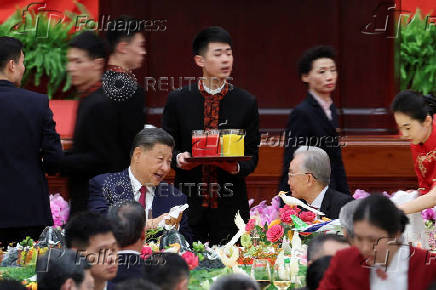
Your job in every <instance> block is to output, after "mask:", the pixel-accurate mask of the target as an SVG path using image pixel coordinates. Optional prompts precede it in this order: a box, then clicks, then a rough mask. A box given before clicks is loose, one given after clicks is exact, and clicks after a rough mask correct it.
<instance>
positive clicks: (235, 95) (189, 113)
mask: <svg viewBox="0 0 436 290" xmlns="http://www.w3.org/2000/svg"><path fill="white" fill-rule="evenodd" d="M219 106H220V110H219V124H220V125H219V129H245V132H246V135H245V140H244V142H245V146H244V153H245V155H246V156H252V158H251V160H249V161H240V162H239V166H240V171H239V173H238V174H235V175H232V174H230V173H227V172H226V171H224V170H221V169H220V168H217V178H218V183H219V184H220V187H221V190H220V191H219V192H220V194H221V196H222V198H219V199H218V207H219V215H220V225H226V226H230V227H235V226H234V217H235V214H236V212H237V211H238V210H239V212H240V214H241V217H242V218H243V219H244V220H246V221H248V219H249V217H250V213H249V208H248V198H247V189H246V184H245V177H246V176H248V175H249V174H250V173H252V172H253V171H254V170H255V169H256V166H257V161H258V144H259V141H260V134H259V113H258V106H257V101H256V98H255V97H254V96H253V95H251V94H250V93H248V92H247V91H245V90H243V89H240V88H237V87H235V86H233V85H230V87H229V91H228V93H227V94H226V95H225V96H224V98H223V99H222V100H221V101H220V104H219ZM162 128H163V129H165V130H166V131H167V132H169V133H170V134H171V135H172V136H173V137H174V140H175V143H176V146H175V148H174V151H173V163H172V166H173V168H174V169H175V171H176V176H175V184H176V186H177V187H178V188H181V189H182V191H183V192H184V193H185V194H186V195H188V200H189V206H190V209H191V211H190V216H189V222H190V224H191V225H193V226H194V225H198V224H200V223H202V220H203V219H204V218H205V217H204V216H203V215H201V214H198V212H200V211H202V208H201V201H202V197H201V196H200V194H199V193H198V190H197V186H186V184H195V185H197V184H199V183H201V182H202V166H198V167H196V168H194V169H192V170H183V169H180V168H178V167H177V166H176V161H175V158H176V156H177V154H179V153H181V152H185V151H187V152H191V153H192V130H203V129H204V97H203V96H202V95H201V93H200V92H199V90H198V84H197V83H196V82H194V83H193V84H191V85H190V86H186V87H183V88H181V89H178V90H175V91H172V92H171V93H170V94H169V95H168V100H167V103H166V105H165V109H164V113H163V118H162ZM226 183H227V184H228V186H227V188H229V189H231V190H230V191H228V190H225V187H224V185H225V184H226ZM179 186H180V187H179ZM235 228H236V227H235Z"/></svg>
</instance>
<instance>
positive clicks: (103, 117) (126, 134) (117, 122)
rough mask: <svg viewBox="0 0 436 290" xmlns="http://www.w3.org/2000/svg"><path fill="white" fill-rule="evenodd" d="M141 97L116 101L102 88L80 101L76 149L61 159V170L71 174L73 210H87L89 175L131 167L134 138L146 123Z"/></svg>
mask: <svg viewBox="0 0 436 290" xmlns="http://www.w3.org/2000/svg"><path fill="white" fill-rule="evenodd" d="M138 92H142V93H143V91H140V90H138ZM139 98H140V95H138V96H136V95H135V97H133V98H131V99H129V100H128V101H126V102H115V101H112V100H111V99H109V98H108V97H107V96H105V95H104V92H103V90H102V89H101V88H100V89H97V90H96V91H94V92H92V93H91V94H89V95H88V96H86V97H84V98H83V99H82V100H81V101H80V104H79V107H78V110H77V121H76V126H75V128H74V136H73V148H72V151H71V152H70V154H67V155H66V156H65V158H64V159H63V160H62V173H63V174H65V175H67V176H68V177H69V182H68V185H69V192H70V195H71V197H72V209H71V210H72V212H73V213H75V212H77V211H80V210H85V209H86V204H87V200H88V182H89V179H90V178H92V177H94V176H96V175H98V174H102V173H106V172H117V171H121V170H123V169H124V168H126V167H128V166H129V164H130V149H131V145H132V142H133V138H134V136H135V135H136V134H137V133H138V132H139V131H140V130H141V129H142V128H143V127H144V123H145V117H144V114H143V108H144V105H143V103H142V106H141V105H140V103H141V102H139V101H138V99H139ZM143 100H144V96H142V102H143ZM134 105H136V109H135V108H134V107H135V106H134ZM129 115H131V116H134V117H135V119H133V118H131V117H129Z"/></svg>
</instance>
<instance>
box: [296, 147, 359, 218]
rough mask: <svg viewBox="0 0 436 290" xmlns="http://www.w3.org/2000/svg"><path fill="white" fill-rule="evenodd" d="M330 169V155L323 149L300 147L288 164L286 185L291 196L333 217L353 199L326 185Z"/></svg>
mask: <svg viewBox="0 0 436 290" xmlns="http://www.w3.org/2000/svg"><path fill="white" fill-rule="evenodd" d="M330 172H331V167H330V158H329V156H328V155H327V153H326V152H325V151H324V150H322V149H321V148H319V147H312V146H302V147H300V148H298V149H297V150H296V151H295V153H294V159H293V160H292V161H291V163H290V165H289V174H288V175H289V179H288V184H289V187H290V189H291V193H292V196H293V197H296V198H299V199H304V200H305V201H306V202H307V204H308V205H309V206H311V207H313V208H315V209H318V210H319V211H321V212H323V213H325V216H326V217H328V218H330V219H337V218H338V217H339V211H340V210H341V207H342V206H344V205H345V204H346V203H347V202H349V201H352V200H353V198H352V197H351V196H349V195H346V194H344V193H341V192H338V191H336V190H333V189H331V188H329V182H330Z"/></svg>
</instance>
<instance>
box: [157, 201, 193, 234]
mask: <svg viewBox="0 0 436 290" xmlns="http://www.w3.org/2000/svg"><path fill="white" fill-rule="evenodd" d="M188 207H189V205H188V204H186V203H185V204H184V205H176V206H174V207H172V208H171V209H170V212H169V213H168V215H167V216H166V217H165V218H164V219H163V220H161V221H160V223H159V225H158V227H163V228H164V229H165V230H167V231H169V230H172V229H174V228H175V226H174V225H167V224H165V221H166V220H169V219H171V218H174V219H177V218H179V215H180V214H181V213H182V212H183V211H185V210H186V209H187V208H188Z"/></svg>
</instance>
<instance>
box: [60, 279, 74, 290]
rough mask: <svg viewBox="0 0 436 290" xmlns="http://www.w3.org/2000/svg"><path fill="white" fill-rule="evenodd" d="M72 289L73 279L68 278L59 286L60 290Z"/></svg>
mask: <svg viewBox="0 0 436 290" xmlns="http://www.w3.org/2000/svg"><path fill="white" fill-rule="evenodd" d="M70 289H73V279H72V278H68V279H67V280H65V283H64V284H62V286H61V290H70Z"/></svg>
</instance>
